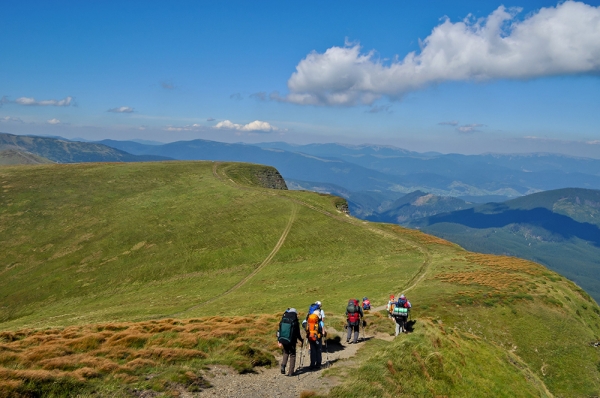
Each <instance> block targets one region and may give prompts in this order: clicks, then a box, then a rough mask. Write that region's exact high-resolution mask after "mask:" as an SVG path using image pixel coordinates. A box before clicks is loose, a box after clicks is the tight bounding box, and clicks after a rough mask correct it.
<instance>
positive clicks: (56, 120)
mask: <svg viewBox="0 0 600 398" xmlns="http://www.w3.org/2000/svg"><path fill="white" fill-rule="evenodd" d="M48 124H60V120H58V119H56V118H54V119H50V120H48Z"/></svg>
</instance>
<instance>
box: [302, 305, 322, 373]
mask: <svg viewBox="0 0 600 398" xmlns="http://www.w3.org/2000/svg"><path fill="white" fill-rule="evenodd" d="M325 335H326V332H325V327H324V325H323V320H322V318H321V311H320V310H318V309H317V310H314V311H313V313H312V314H310V315H308V318H307V320H306V338H307V339H308V344H309V345H310V366H309V368H310V369H319V368H320V367H321V362H322V361H323V358H322V347H323V336H325Z"/></svg>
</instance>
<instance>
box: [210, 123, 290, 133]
mask: <svg viewBox="0 0 600 398" xmlns="http://www.w3.org/2000/svg"><path fill="white" fill-rule="evenodd" d="M214 128H216V129H228V130H239V131H267V132H268V131H277V130H279V129H278V128H277V127H275V126H272V125H271V124H270V123H268V122H262V121H260V120H255V121H253V122H250V123H248V124H237V123H232V122H231V121H229V120H223V121H222V122H219V123H217V124H216V126H215V127H214Z"/></svg>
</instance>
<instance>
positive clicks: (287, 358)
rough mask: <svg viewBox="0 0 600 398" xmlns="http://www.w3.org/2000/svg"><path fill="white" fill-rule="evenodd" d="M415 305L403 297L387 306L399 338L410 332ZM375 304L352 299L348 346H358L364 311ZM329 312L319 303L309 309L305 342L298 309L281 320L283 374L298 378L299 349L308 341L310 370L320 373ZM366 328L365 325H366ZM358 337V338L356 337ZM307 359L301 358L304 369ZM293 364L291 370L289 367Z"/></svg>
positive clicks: (348, 313)
mask: <svg viewBox="0 0 600 398" xmlns="http://www.w3.org/2000/svg"><path fill="white" fill-rule="evenodd" d="M410 308H411V304H410V302H409V301H408V299H407V298H406V297H405V296H404V295H403V294H401V295H400V297H399V298H398V300H397V301H394V296H393V295H392V296H390V301H389V302H388V305H387V310H388V312H389V316H390V317H392V318H394V320H395V321H396V336H397V335H398V334H399V333H402V332H405V333H406V332H407V331H406V325H407V320H408V314H409V310H410ZM370 309H371V302H370V301H369V299H368V298H367V297H363V299H362V304H359V302H358V300H357V299H350V300H349V301H348V305H347V306H346V329H347V334H346V343H347V344H356V343H358V336H359V332H360V326H361V324H363V322H364V321H363V318H364V311H363V310H365V311H366V310H370ZM324 319H325V311H323V309H322V304H321V302H320V301H316V302H315V303H314V304H311V305H310V307H309V308H308V312H307V315H306V319H304V320H303V321H302V330H304V332H305V338H303V337H302V334H301V332H300V322H299V320H298V311H297V310H296V309H295V308H288V309H287V310H286V311H285V312H284V313H283V316H282V317H281V321H280V322H279V330H278V331H277V341H278V344H279V346H280V347H281V348H282V350H283V359H282V361H281V374H287V375H288V376H294V375H295V373H294V370H295V367H296V346H297V344H298V343H300V346H301V349H304V347H305V340H306V341H307V342H308V345H309V349H310V365H309V369H311V370H316V369H320V368H321V364H322V363H323V357H322V354H323V341H324V340H323V338H324V337H325V353H326V354H327V355H328V354H329V353H328V350H327V339H326V337H327V331H326V330H325V324H324V322H323V320H324ZM363 326H364V325H363ZM353 333H354V335H353ZM303 358H304V356H303V355H302V356H301V357H300V367H302V365H303V364H302V361H303ZM288 364H289V366H288Z"/></svg>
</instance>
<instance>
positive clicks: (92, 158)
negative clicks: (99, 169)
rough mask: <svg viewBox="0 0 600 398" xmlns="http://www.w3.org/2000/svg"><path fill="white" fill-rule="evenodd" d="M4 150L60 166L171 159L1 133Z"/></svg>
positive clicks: (81, 143) (72, 142)
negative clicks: (38, 158) (35, 157)
mask: <svg viewBox="0 0 600 398" xmlns="http://www.w3.org/2000/svg"><path fill="white" fill-rule="evenodd" d="M0 149H14V150H19V151H25V152H29V153H32V154H35V155H37V156H41V157H43V158H47V159H49V160H51V161H53V162H57V163H81V162H141V161H159V160H169V158H167V157H163V156H148V155H140V156H136V155H132V154H130V153H127V152H124V151H121V150H118V149H115V148H112V147H109V146H106V145H102V144H97V143H91V142H79V141H68V140H61V139H57V138H49V137H37V136H23V135H13V134H7V133H0Z"/></svg>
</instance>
